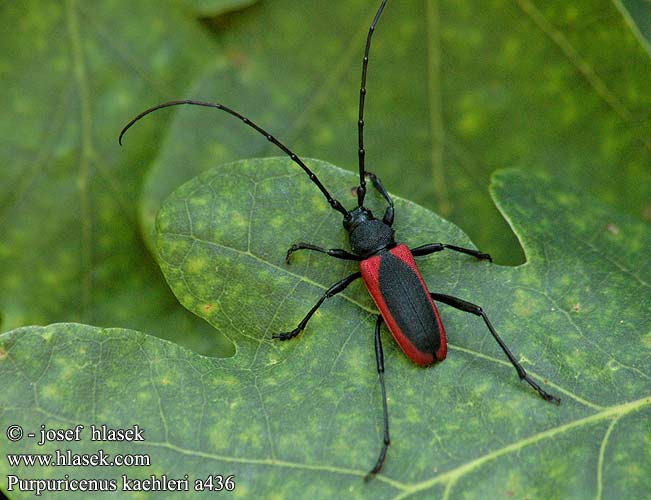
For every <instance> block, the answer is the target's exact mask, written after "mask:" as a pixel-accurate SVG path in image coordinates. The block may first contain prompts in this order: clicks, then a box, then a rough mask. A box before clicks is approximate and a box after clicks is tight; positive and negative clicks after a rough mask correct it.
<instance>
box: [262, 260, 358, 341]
mask: <svg viewBox="0 0 651 500" xmlns="http://www.w3.org/2000/svg"><path fill="white" fill-rule="evenodd" d="M361 277H362V273H360V272H359V271H358V272H356V273H353V274H351V275H350V276H346V277H345V278H344V279H342V280H339V281H337V282H336V283H335V284H334V285H332V286H331V287H330V288H328V289H327V290H326V292H325V293H324V294H323V295H322V296H321V298H320V299H319V300H318V302H317V303H316V304H314V306H312V309H310V310H309V312H308V313H307V314H306V315H305V317H304V318H303V319H302V320H301V322H300V323H299V324H298V326H297V327H296V328H294V329H293V330H292V331H291V332H283V333H274V334H273V335H272V338H274V339H278V340H289V339H292V338H294V337H296V335H298V334H299V333H301V332H302V331H303V330H304V329H305V326H306V325H307V322H308V321H310V318H311V317H312V315H313V314H314V313H315V312H316V310H317V309H318V308H319V307H321V304H323V301H325V299H328V298H330V297H332V296H334V295H337V294H338V293H340V292H343V291H344V290H345V289H346V287H347V286H348V285H350V284H351V283H352V282H353V281H355V280H356V279H357V278H361Z"/></svg>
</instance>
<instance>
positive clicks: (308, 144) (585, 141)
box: [143, 0, 651, 263]
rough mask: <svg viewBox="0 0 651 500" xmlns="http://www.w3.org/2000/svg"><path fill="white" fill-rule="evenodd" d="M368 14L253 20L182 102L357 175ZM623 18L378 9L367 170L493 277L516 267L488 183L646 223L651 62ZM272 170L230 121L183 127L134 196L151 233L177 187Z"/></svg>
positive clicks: (455, 6) (269, 5)
mask: <svg viewBox="0 0 651 500" xmlns="http://www.w3.org/2000/svg"><path fill="white" fill-rule="evenodd" d="M628 3H629V4H633V3H634V2H628ZM636 5H637V7H639V8H638V9H637V12H638V13H640V12H649V7H648V6H646V7H645V6H640V4H639V3H638V4H636ZM645 5H646V4H645ZM376 8H377V5H376V3H374V2H371V3H369V2H367V1H362V0H357V1H355V0H353V1H348V2H345V3H333V2H328V3H324V2H317V1H316V0H306V1H301V2H298V1H296V0H277V1H274V2H264V3H261V4H260V5H257V6H255V7H253V8H251V9H248V10H247V11H246V12H244V13H242V14H241V15H238V16H237V17H234V18H233V19H232V23H231V24H230V25H229V29H228V31H227V32H225V33H224V51H225V54H226V56H227V57H228V59H229V61H230V64H231V66H234V67H231V66H228V67H225V66H223V65H219V67H217V68H215V69H213V70H212V72H208V73H207V74H206V76H205V77H204V78H203V79H200V80H199V81H197V82H196V83H195V85H194V86H193V88H192V89H190V90H189V91H188V93H187V96H192V97H195V98H201V99H206V100H217V101H221V102H224V103H226V104H228V105H230V106H233V107H235V108H236V109H238V110H239V111H241V112H242V113H244V114H245V115H247V116H249V117H250V118H251V119H254V120H257V121H258V123H259V124H261V125H262V126H263V127H266V128H268V129H269V130H270V131H271V132H273V133H274V134H276V135H277V136H278V137H279V138H280V139H281V140H283V141H284V142H286V143H287V144H288V145H290V146H291V147H293V148H294V149H295V150H296V151H297V152H298V153H299V154H303V155H306V156H318V157H320V158H326V159H328V160H329V161H331V162H333V163H336V164H339V165H343V166H346V167H347V168H350V169H355V168H356V163H357V157H356V141H357V135H356V133H357V132H356V115H357V102H358V96H359V77H360V65H361V57H362V52H363V47H364V40H365V36H366V31H367V30H368V25H369V23H370V20H371V18H372V16H373V13H374V11H375V9H376ZM644 9H646V10H644ZM624 12H625V9H624V8H623V7H622V6H621V5H620V4H619V3H612V2H607V1H605V0H599V1H597V2H588V3H586V2H582V3H580V2H560V1H553V2H535V1H532V0H517V1H502V0H499V1H495V2H491V3H490V4H486V3H485V2H484V3H472V2H470V3H469V2H389V4H388V7H387V10H386V12H385V14H384V16H383V18H382V19H381V22H380V24H379V26H378V29H377V34H376V36H375V37H374V39H373V49H372V53H371V63H370V69H369V80H368V98H367V106H368V107H367V114H366V118H367V119H366V143H367V161H368V165H369V168H370V169H372V170H374V171H377V172H378V173H379V174H381V176H382V178H383V179H384V181H385V184H386V185H387V186H389V188H390V189H392V190H394V191H395V192H397V193H398V194H401V195H403V196H405V197H408V198H409V199H413V200H414V201H416V202H419V203H421V204H423V205H424V206H426V207H429V208H431V209H434V210H435V211H437V212H438V213H440V214H442V215H444V216H446V217H449V218H450V219H451V220H453V221H455V222H456V223H458V224H459V225H460V226H461V227H463V228H464V230H466V231H467V232H468V233H469V234H470V236H471V237H472V238H473V240H475V241H477V242H478V243H479V244H480V245H481V246H482V247H483V248H485V249H487V250H489V251H490V252H491V253H493V254H494V255H495V256H496V257H497V258H498V260H499V261H501V262H505V263H517V262H522V259H523V257H522V255H521V254H520V249H519V247H518V245H517V242H516V241H515V237H514V236H513V235H512V234H511V233H510V231H509V230H508V228H507V226H506V224H505V223H504V222H503V220H502V219H501V217H500V216H499V214H498V212H497V211H496V210H495V208H494V207H493V205H492V203H491V202H490V200H489V198H488V194H487V191H486V186H487V184H488V178H489V175H490V173H491V172H492V171H493V170H495V169H496V168H502V167H505V166H518V167H520V168H522V169H525V170H527V171H534V172H535V171H543V172H547V173H548V174H549V175H552V176H556V177H558V178H559V179H564V180H570V181H572V182H573V183H574V184H576V185H580V186H581V187H582V189H583V190H585V192H588V193H591V194H593V195H595V196H598V197H599V198H601V199H602V200H605V201H607V202H609V203H611V204H613V205H615V206H617V207H619V208H620V209H622V210H624V211H626V212H627V213H629V214H631V215H634V216H637V217H639V218H642V219H644V220H645V221H646V222H647V223H648V222H649V220H651V205H650V203H651V201H650V200H651V194H650V193H651V173H650V170H649V161H650V159H651V142H650V141H649V139H648V138H649V137H650V136H651V134H650V132H651V130H650V128H649V127H650V126H651V125H650V124H649V121H648V120H646V116H648V114H649V110H650V109H651V108H650V105H651V97H649V96H651V62H650V60H649V52H648V50H647V49H648V46H645V45H644V43H643V42H644V39H643V38H640V37H639V36H638V33H637V32H636V30H635V29H633V28H634V25H633V24H632V23H631V19H630V17H628V16H625V15H623V13H624ZM636 17H637V18H638V19H640V18H641V19H644V16H642V15H639V14H638V15H637V16H636ZM216 26H219V24H216ZM236 69H238V70H239V71H235V70H236ZM150 104H154V102H153V100H152V101H147V102H146V103H143V107H144V106H146V105H150ZM278 154H279V151H278V150H277V149H275V148H274V147H273V146H271V145H269V144H268V143H267V141H265V140H264V139H263V138H260V137H256V135H255V134H254V133H253V132H252V131H251V130H249V129H248V128H246V127H244V126H243V125H241V124H239V123H235V122H233V120H232V119H231V118H229V117H226V116H218V115H217V114H216V113H214V112H209V111H207V110H197V109H191V110H190V109H188V110H182V111H179V113H178V119H176V120H175V121H174V122H173V125H172V128H171V131H170V140H169V141H168V142H166V143H165V145H164V147H163V149H162V152H161V155H160V156H159V158H158V160H157V162H156V164H155V166H154V168H153V170H152V172H151V175H150V177H149V180H148V182H147V184H146V188H145V189H146V194H145V199H144V205H143V206H144V210H145V216H144V220H145V221H146V225H147V226H148V227H149V232H150V234H153V220H154V217H155V214H156V211H157V210H158V207H159V206H160V203H161V201H162V200H163V199H164V198H165V196H167V195H168V194H169V193H170V192H171V191H172V190H173V189H174V188H175V187H177V186H178V185H179V184H180V182H181V181H182V180H186V179H189V178H191V177H193V176H194V175H196V174H197V173H198V172H201V171H203V170H205V169H208V168H211V167H213V166H214V165H216V164H219V163H223V162H225V161H230V160H234V159H239V158H248V157H253V156H267V155H273V156H276V155H278Z"/></svg>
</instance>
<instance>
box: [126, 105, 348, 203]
mask: <svg viewBox="0 0 651 500" xmlns="http://www.w3.org/2000/svg"><path fill="white" fill-rule="evenodd" d="M181 104H190V105H192V106H205V107H207V108H215V109H220V110H222V111H226V112H227V113H228V114H230V115H233V116H235V117H237V118H239V119H240V120H242V121H243V122H244V123H245V124H246V125H248V126H249V127H251V128H253V129H254V130H256V131H257V132H259V133H260V134H262V135H264V136H265V137H266V138H267V140H268V141H269V142H272V143H274V144H275V145H276V146H278V147H279V148H280V149H282V150H283V152H284V153H285V154H287V156H289V157H290V158H291V159H292V161H293V162H294V163H296V164H297V165H298V166H300V167H301V168H302V169H303V170H304V171H305V173H306V174H307V175H308V176H309V177H310V180H311V181H312V182H314V184H316V186H317V187H318V188H319V189H320V190H321V192H322V193H323V195H324V196H325V197H326V199H327V200H328V203H330V206H331V207H332V208H334V209H335V210H337V211H338V212H341V213H342V214H343V215H348V210H346V209H345V208H344V207H343V205H342V204H341V203H339V201H337V200H336V199H334V198H333V197H332V196H331V195H330V193H329V192H328V190H327V189H326V188H325V186H324V185H323V184H321V181H320V180H319V178H318V177H317V176H316V175H315V174H314V172H312V171H311V170H310V169H309V168H308V166H307V165H306V164H305V163H303V160H301V159H300V158H299V157H298V156H297V155H296V154H295V153H294V152H293V151H292V150H291V149H289V148H288V147H287V146H285V145H284V144H283V143H282V142H280V141H279V140H278V139H276V138H275V137H274V136H273V135H271V134H270V133H269V132H267V131H266V130H264V129H263V128H261V127H259V126H258V125H256V124H255V123H253V122H252V121H251V120H249V119H248V118H246V117H245V116H242V115H241V114H239V113H238V112H237V111H234V110H232V109H231V108H229V107H227V106H224V105H223V104H218V103H212V102H203V101H193V100H191V99H184V100H181V101H169V102H164V103H162V104H158V105H156V106H153V107H151V108H149V109H146V110H145V111H143V112H142V113H140V114H139V115H138V116H136V117H135V118H133V119H132V120H131V121H130V122H129V123H127V124H126V125H125V126H124V128H123V129H122V132H120V137H119V138H118V142H119V143H120V145H121V144H122V137H123V136H124V134H125V133H126V131H127V130H129V129H130V128H131V126H132V125H133V124H134V123H136V122H137V121H138V120H140V119H141V118H143V117H144V116H146V115H148V114H149V113H153V112H154V111H156V110H159V109H162V108H169V107H170V106H179V105H181Z"/></svg>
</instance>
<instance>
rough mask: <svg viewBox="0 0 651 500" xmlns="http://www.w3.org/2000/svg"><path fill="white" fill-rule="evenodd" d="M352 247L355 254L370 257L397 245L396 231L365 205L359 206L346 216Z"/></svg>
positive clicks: (346, 226)
mask: <svg viewBox="0 0 651 500" xmlns="http://www.w3.org/2000/svg"><path fill="white" fill-rule="evenodd" d="M344 227H345V228H346V231H348V238H349V240H350V247H351V249H352V251H353V253H354V254H355V255H359V256H361V257H368V256H370V255H372V254H374V253H376V252H378V251H379V250H382V249H384V248H391V247H393V246H395V244H396V242H395V239H394V234H395V233H394V231H393V229H391V227H390V226H388V225H387V224H385V223H384V222H382V221H381V220H378V219H376V218H375V217H374V216H373V213H372V212H371V211H370V210H369V209H368V208H365V207H357V208H356V209H355V210H353V211H351V212H348V214H347V215H346V216H345V217H344Z"/></svg>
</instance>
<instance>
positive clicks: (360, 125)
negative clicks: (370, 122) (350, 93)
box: [357, 0, 387, 207]
mask: <svg viewBox="0 0 651 500" xmlns="http://www.w3.org/2000/svg"><path fill="white" fill-rule="evenodd" d="M386 4H387V0H382V4H381V5H380V8H379V9H378V10H377V12H376V13H375V17H374V18H373V22H372V23H371V27H370V28H369V30H368V36H367V37H366V49H365V50H364V59H363V60H362V84H361V85H360V89H359V120H358V121H357V134H358V137H359V141H358V146H359V149H358V153H359V187H358V188H357V205H358V206H360V207H361V206H362V205H363V204H364V196H365V195H366V171H365V169H364V155H365V154H366V151H365V150H364V98H365V97H366V70H367V68H368V53H369V51H370V50H371V37H372V36H373V32H374V31H375V25H376V24H377V22H378V19H380V15H382V11H383V10H384V6H385V5H386Z"/></svg>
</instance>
